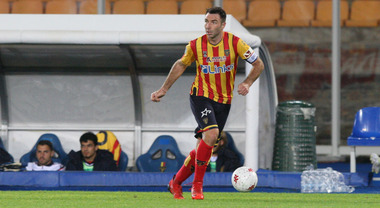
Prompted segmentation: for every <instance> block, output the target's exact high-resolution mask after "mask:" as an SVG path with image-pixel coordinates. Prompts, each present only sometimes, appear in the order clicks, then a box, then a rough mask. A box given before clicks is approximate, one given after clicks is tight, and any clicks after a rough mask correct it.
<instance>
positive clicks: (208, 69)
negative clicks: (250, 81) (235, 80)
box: [201, 64, 235, 74]
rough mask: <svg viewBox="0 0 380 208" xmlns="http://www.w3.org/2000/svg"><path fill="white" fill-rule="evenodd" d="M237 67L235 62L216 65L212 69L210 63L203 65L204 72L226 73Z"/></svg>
mask: <svg viewBox="0 0 380 208" xmlns="http://www.w3.org/2000/svg"><path fill="white" fill-rule="evenodd" d="M234 68H235V66H234V64H231V65H227V66H226V65H225V64H224V65H223V66H215V67H214V69H213V70H212V68H211V66H210V65H201V69H202V72H203V73H204V74H219V73H226V72H229V71H232V70H233V69H234Z"/></svg>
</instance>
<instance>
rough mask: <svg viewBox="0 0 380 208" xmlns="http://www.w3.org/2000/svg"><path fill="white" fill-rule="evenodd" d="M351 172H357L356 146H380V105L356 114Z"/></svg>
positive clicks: (348, 139) (350, 143) (349, 139)
mask: <svg viewBox="0 0 380 208" xmlns="http://www.w3.org/2000/svg"><path fill="white" fill-rule="evenodd" d="M347 145H349V146H351V152H350V172H352V173H354V172H356V146H380V107H366V108H362V109H360V110H359V111H358V112H357V113H356V115H355V121H354V126H353V128H352V133H351V136H349V137H348V138H347Z"/></svg>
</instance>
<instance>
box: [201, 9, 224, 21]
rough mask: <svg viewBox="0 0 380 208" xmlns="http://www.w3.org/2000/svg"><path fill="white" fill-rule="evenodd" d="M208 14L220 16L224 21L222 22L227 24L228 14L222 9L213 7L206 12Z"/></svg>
mask: <svg viewBox="0 0 380 208" xmlns="http://www.w3.org/2000/svg"><path fill="white" fill-rule="evenodd" d="M206 14H219V16H220V18H221V19H222V22H226V18H227V15H226V12H225V11H224V10H223V8H222V7H211V8H208V9H207V10H206Z"/></svg>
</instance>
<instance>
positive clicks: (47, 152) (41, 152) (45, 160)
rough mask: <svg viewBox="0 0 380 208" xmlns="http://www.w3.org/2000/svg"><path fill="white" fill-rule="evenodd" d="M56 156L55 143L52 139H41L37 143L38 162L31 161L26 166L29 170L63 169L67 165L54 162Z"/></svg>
mask: <svg viewBox="0 0 380 208" xmlns="http://www.w3.org/2000/svg"><path fill="white" fill-rule="evenodd" d="M53 156H54V150H53V145H52V143H51V142H50V141H47V140H41V141H39V142H38V144H37V150H36V158H37V160H38V161H37V162H29V163H28V165H27V166H26V170H27V171H62V170H65V166H63V165H62V164H61V163H57V162H53V161H52V160H51V158H52V157H53Z"/></svg>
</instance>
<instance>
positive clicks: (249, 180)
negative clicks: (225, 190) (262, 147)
mask: <svg viewBox="0 0 380 208" xmlns="http://www.w3.org/2000/svg"><path fill="white" fill-rule="evenodd" d="M231 182H232V186H233V187H234V188H235V189H236V190H238V191H241V192H249V191H252V190H253V189H254V188H255V187H256V185H257V182H258V178H257V174H256V172H255V171H253V169H252V168H250V167H240V168H238V169H236V170H235V171H234V172H233V173H232V177H231Z"/></svg>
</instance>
